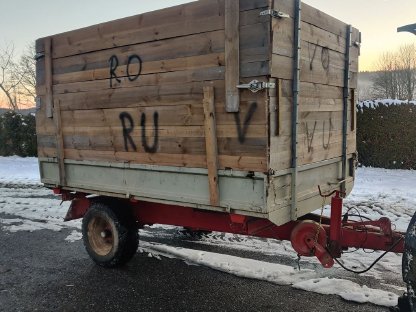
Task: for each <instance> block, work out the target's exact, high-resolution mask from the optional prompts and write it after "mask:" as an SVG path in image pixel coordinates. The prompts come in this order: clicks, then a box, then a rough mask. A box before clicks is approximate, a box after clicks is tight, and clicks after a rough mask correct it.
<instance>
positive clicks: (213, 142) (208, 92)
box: [203, 86, 220, 206]
mask: <svg viewBox="0 0 416 312" xmlns="http://www.w3.org/2000/svg"><path fill="white" fill-rule="evenodd" d="M214 104H215V98H214V87H212V86H207V87H204V102H203V105H204V116H205V118H204V120H205V144H206V153H207V168H208V181H209V197H210V203H211V205H212V206H219V205H220V195H219V187H218V147H217V131H216V121H215V105H214Z"/></svg>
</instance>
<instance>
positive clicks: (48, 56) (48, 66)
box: [45, 37, 53, 118]
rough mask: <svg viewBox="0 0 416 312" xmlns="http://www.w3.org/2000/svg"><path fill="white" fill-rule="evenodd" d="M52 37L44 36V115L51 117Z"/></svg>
mask: <svg viewBox="0 0 416 312" xmlns="http://www.w3.org/2000/svg"><path fill="white" fill-rule="evenodd" d="M52 70H53V69H52V39H51V37H48V38H45V92H46V98H45V100H46V116H47V117H48V118H52V117H53V89H52V75H53V74H52V73H53V71H52Z"/></svg>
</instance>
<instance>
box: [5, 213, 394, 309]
mask: <svg viewBox="0 0 416 312" xmlns="http://www.w3.org/2000/svg"><path fill="white" fill-rule="evenodd" d="M0 217H2V216H1V215H0ZM7 217H8V218H10V217H12V216H10V215H8V216H7ZM70 232H71V230H66V229H65V230H62V231H61V232H53V231H50V230H41V231H35V232H33V233H29V232H16V233H9V232H6V231H4V230H2V229H1V226H0V311H285V312H286V311H305V312H307V311H320V312H323V311H388V309H387V308H383V307H379V306H375V305H371V304H355V303H351V302H347V301H344V300H342V299H341V298H340V297H338V296H326V295H319V294H316V293H312V292H305V291H300V290H296V289H293V288H291V287H289V286H277V285H275V284H271V283H268V282H263V281H257V280H251V279H245V278H240V277H236V276H234V275H231V274H226V273H222V272H219V271H215V270H212V269H209V268H206V267H202V266H194V265H188V264H186V263H185V262H184V261H182V260H177V259H169V258H164V257H161V260H159V259H156V258H153V257H149V256H148V254H147V253H140V252H138V253H137V254H136V256H135V257H134V258H133V260H132V261H131V262H129V264H128V265H127V266H125V267H124V268H122V269H104V268H101V267H98V266H96V265H95V264H93V262H92V261H91V260H90V259H89V258H88V256H87V253H86V252H85V250H84V247H83V244H82V241H76V242H74V243H69V242H67V241H65V238H66V237H67V236H68V235H69V234H70ZM165 239H169V238H165ZM174 239H175V241H176V243H177V241H178V238H174ZM179 239H180V238H179ZM188 244H189V243H188ZM187 247H189V246H187Z"/></svg>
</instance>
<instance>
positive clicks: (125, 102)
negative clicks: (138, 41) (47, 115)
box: [55, 80, 264, 111]
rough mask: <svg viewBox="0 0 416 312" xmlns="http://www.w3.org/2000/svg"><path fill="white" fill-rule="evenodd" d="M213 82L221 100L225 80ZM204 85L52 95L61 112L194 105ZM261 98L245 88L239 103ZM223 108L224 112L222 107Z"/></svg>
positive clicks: (223, 93) (194, 84)
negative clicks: (59, 101)
mask: <svg viewBox="0 0 416 312" xmlns="http://www.w3.org/2000/svg"><path fill="white" fill-rule="evenodd" d="M212 83H213V85H214V86H215V93H216V98H218V101H219V102H221V103H223V102H224V95H225V91H224V81H223V80H217V81H212ZM203 85H204V82H203V81H200V82H190V83H187V84H183V83H181V82H178V83H175V84H174V83H172V84H166V85H156V86H143V87H134V88H119V89H107V90H101V91H100V90H97V91H91V92H78V93H69V94H57V95H55V98H57V99H59V100H61V105H62V108H61V109H62V110H63V111H64V110H78V109H80V110H81V109H109V108H131V107H150V106H169V105H178V104H179V105H180V104H193V103H196V101H199V103H201V102H202V98H203V90H202V89H203ZM263 97H264V96H263V95H262V93H261V92H260V93H257V94H253V93H252V92H250V91H248V90H244V91H242V92H241V94H240V99H241V102H248V101H252V102H256V103H263V102H261V101H262V100H263V99H262V98H263ZM199 105H200V104H199ZM260 107H262V105H258V108H260ZM223 110H224V111H225V109H223Z"/></svg>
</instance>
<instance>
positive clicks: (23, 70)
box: [17, 42, 36, 103]
mask: <svg viewBox="0 0 416 312" xmlns="http://www.w3.org/2000/svg"><path fill="white" fill-rule="evenodd" d="M34 55H35V43H34V42H33V43H31V44H30V45H29V46H28V47H27V48H26V50H25V51H24V53H23V54H22V56H21V57H20V60H19V63H18V64H17V74H18V76H19V77H21V80H20V85H19V94H20V95H21V96H23V97H27V98H28V99H29V100H30V101H31V102H32V103H33V101H34V99H35V97H36V61H35V59H34V57H33V56H34Z"/></svg>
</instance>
